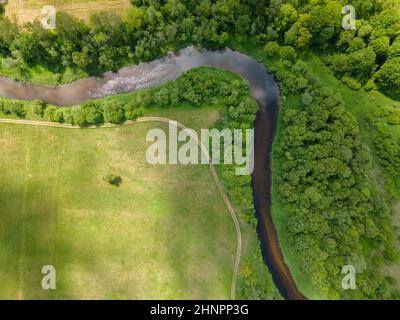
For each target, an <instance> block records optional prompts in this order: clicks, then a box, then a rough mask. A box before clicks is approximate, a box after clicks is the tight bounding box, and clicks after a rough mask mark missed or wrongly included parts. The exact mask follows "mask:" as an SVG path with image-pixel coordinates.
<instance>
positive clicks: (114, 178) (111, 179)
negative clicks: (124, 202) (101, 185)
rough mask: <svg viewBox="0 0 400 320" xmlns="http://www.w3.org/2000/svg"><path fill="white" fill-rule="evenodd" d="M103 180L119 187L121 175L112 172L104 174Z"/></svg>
mask: <svg viewBox="0 0 400 320" xmlns="http://www.w3.org/2000/svg"><path fill="white" fill-rule="evenodd" d="M103 180H104V181H106V182H108V183H109V184H110V185H112V186H115V187H119V186H120V185H121V183H122V177H121V176H117V175H114V174H108V175H106V176H105V177H103Z"/></svg>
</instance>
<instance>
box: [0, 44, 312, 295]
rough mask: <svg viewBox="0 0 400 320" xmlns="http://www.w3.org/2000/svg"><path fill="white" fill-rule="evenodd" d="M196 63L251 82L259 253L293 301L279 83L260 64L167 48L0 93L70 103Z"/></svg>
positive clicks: (2, 81)
mask: <svg viewBox="0 0 400 320" xmlns="http://www.w3.org/2000/svg"><path fill="white" fill-rule="evenodd" d="M200 66H212V67H218V68H222V69H226V70H229V71H232V72H236V73H238V74H240V75H241V76H242V77H243V78H245V79H247V80H248V81H249V84H250V88H251V95H252V96H253V98H254V99H255V100H256V101H257V102H258V104H259V112H258V114H257V119H256V122H255V155H254V160H255V162H254V172H253V175H252V188H253V196H254V206H255V209H256V215H257V219H258V227H257V232H258V235H259V239H260V243H261V249H262V254H263V258H264V261H265V263H266V265H267V266H268V268H269V270H270V272H271V274H272V277H273V279H274V282H275V285H276V286H277V288H278V290H279V291H280V293H281V294H282V296H283V297H284V298H286V299H293V300H300V299H304V298H305V297H304V296H303V295H302V294H301V293H300V292H299V290H298V289H297V287H296V284H295V282H294V280H293V278H292V276H291V274H290V271H289V269H288V267H287V265H286V263H285V260H284V258H283V255H282V252H281V250H280V247H279V241H278V237H277V234H276V231H275V228H274V225H273V222H272V216H271V212H270V207H271V182H272V181H271V162H270V160H271V150H272V143H273V138H274V133H275V129H276V123H277V116H278V112H279V88H278V85H277V83H276V82H275V80H274V78H273V76H272V75H270V74H269V73H268V72H267V70H266V68H265V67H264V65H263V64H261V63H259V62H257V61H256V60H254V59H252V58H251V57H249V56H247V55H245V54H242V53H239V52H236V51H232V50H229V49H226V50H224V51H206V50H203V51H198V50H196V49H194V48H192V47H188V48H186V49H183V50H181V51H180V52H179V53H178V54H174V53H170V54H168V55H167V56H165V57H163V58H161V59H157V60H154V61H152V62H146V63H141V64H139V65H136V66H130V67H126V68H122V69H121V70H119V71H118V72H116V73H113V72H107V73H104V74H103V75H102V76H101V77H99V78H94V77H92V78H87V79H82V80H78V81H75V82H72V83H70V84H67V85H59V86H44V85H31V84H27V83H23V82H17V81H13V80H10V79H7V78H0V95H1V96H6V97H9V98H15V99H23V100H34V99H39V100H43V101H45V102H48V103H52V104H55V105H63V106H71V105H75V104H78V103H80V102H82V101H85V100H89V99H95V98H100V97H104V96H109V95H115V94H118V93H123V92H129V91H133V90H137V89H141V88H148V87H155V86H159V85H161V84H163V83H165V82H167V81H169V80H174V79H176V78H178V77H179V76H180V75H182V74H183V73H184V72H186V71H188V70H190V69H192V68H194V67H200Z"/></svg>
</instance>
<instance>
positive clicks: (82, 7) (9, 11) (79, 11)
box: [5, 0, 131, 24]
mask: <svg viewBox="0 0 400 320" xmlns="http://www.w3.org/2000/svg"><path fill="white" fill-rule="evenodd" d="M46 5H52V6H54V7H55V8H56V10H57V11H60V12H61V11H62V12H66V13H68V14H71V15H73V16H75V17H77V18H79V19H83V20H86V21H87V20H89V18H90V16H91V15H92V14H93V13H96V12H99V11H113V12H115V13H117V14H124V13H126V9H128V8H129V7H130V6H131V4H130V1H129V0H68V1H64V0H8V4H7V5H6V7H5V8H6V15H7V16H8V17H13V16H15V17H16V19H17V21H18V22H19V23H20V24H23V23H24V22H29V21H33V20H35V19H37V18H40V16H41V15H40V14H41V10H42V8H43V7H44V6H46Z"/></svg>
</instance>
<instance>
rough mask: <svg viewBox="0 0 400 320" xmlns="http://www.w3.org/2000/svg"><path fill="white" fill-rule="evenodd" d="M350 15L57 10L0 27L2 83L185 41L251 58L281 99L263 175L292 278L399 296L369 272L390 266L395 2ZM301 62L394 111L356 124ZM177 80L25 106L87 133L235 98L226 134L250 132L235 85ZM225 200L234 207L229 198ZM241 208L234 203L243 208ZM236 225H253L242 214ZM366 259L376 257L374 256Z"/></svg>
mask: <svg viewBox="0 0 400 320" xmlns="http://www.w3.org/2000/svg"><path fill="white" fill-rule="evenodd" d="M347 4H348V3H347V1H330V0H320V1H312V0H309V1H308V0H288V1H282V0H262V1H260V0H247V1H244V0H243V1H241V0H188V1H180V0H168V1H156V0H132V5H133V7H132V9H131V10H130V11H129V12H128V13H127V14H126V16H124V17H120V16H117V15H115V14H113V13H107V12H103V13H99V14H95V15H93V16H92V17H91V19H90V23H89V24H86V23H84V22H82V21H78V20H76V19H75V18H73V17H72V16H69V15H67V14H63V13H59V14H58V16H57V29H56V30H50V31H49V30H43V29H42V28H41V26H40V24H39V23H38V22H36V23H31V24H28V25H26V26H24V27H21V26H19V25H17V23H16V22H15V21H12V20H10V19H8V18H6V17H4V16H2V17H1V19H0V53H1V56H2V68H5V69H7V68H9V69H10V68H11V69H12V70H14V71H13V74H11V76H12V77H13V78H15V79H19V80H33V81H34V78H32V72H31V71H32V70H33V69H34V68H36V67H37V66H41V67H44V68H46V69H47V70H49V71H51V72H52V73H53V74H55V75H57V77H56V79H59V82H64V81H65V78H64V77H63V73H64V72H66V70H67V69H68V68H69V69H72V70H76V72H74V74H76V75H80V74H82V73H84V74H89V75H96V74H99V73H100V72H102V71H106V70H116V69H118V68H120V67H122V66H124V65H127V64H130V63H136V62H139V61H145V60H151V59H154V58H155V57H159V56H161V55H163V54H165V53H166V52H168V51H169V50H178V49H180V48H182V47H185V46H187V45H189V44H193V45H195V46H198V47H205V48H214V49H218V48H223V47H232V48H246V47H247V50H248V52H250V53H251V52H252V50H253V49H252V48H256V49H254V50H255V51H256V52H262V55H263V61H265V62H266V66H267V68H268V70H270V71H271V72H273V73H274V74H275V76H276V79H277V80H278V81H279V83H280V88H281V98H282V105H281V114H280V119H279V129H278V132H277V138H276V143H275V145H274V152H273V160H274V162H275V163H276V162H279V165H277V166H276V167H274V169H275V168H276V169H277V170H278V171H279V172H277V173H275V174H276V175H278V177H277V179H276V180H274V181H275V182H274V183H275V185H274V188H275V189H276V190H277V194H276V198H275V200H276V201H277V202H278V203H279V204H280V205H281V208H282V209H283V210H284V211H285V217H286V218H285V219H286V220H285V221H286V224H285V229H284V232H283V233H282V234H280V235H279V236H280V237H286V238H287V242H285V243H287V245H288V246H290V249H289V250H291V251H295V252H297V255H298V261H297V262H296V265H294V263H293V264H289V267H290V269H291V270H295V269H298V270H300V271H298V273H302V274H304V275H305V277H306V278H307V279H308V280H309V286H310V287H312V288H313V291H315V292H317V293H318V295H320V296H322V297H328V298H333V299H339V298H342V299H351V298H353V299H354V298H356V299H361V298H368V299H385V298H386V299H387V298H395V297H397V298H398V297H399V294H400V293H399V290H398V287H396V285H395V282H396V281H395V279H393V278H392V277H389V276H387V275H385V274H384V273H382V272H381V271H380V270H381V267H382V265H385V264H390V263H393V262H394V261H398V259H399V252H398V249H396V247H395V246H394V243H395V240H396V234H395V232H394V230H393V228H392V218H393V217H392V216H393V209H392V205H393V203H394V202H395V201H398V199H399V193H398V192H396V191H398V188H399V178H400V177H399V172H400V162H399V156H400V138H399V131H398V125H399V110H400V109H399V105H398V103H397V99H398V98H399V97H400V91H399V89H400V3H399V1H396V0H387V1H380V0H367V1H365V0H352V1H351V4H352V5H353V6H354V7H355V9H356V12H357V23H356V29H355V30H345V29H343V28H342V17H343V15H342V8H343V6H344V5H347ZM250 44H251V46H252V47H251V48H250ZM307 55H315V56H318V57H319V58H320V59H321V61H323V63H324V64H325V65H326V66H327V67H329V69H330V70H331V72H332V73H333V74H334V76H335V77H336V79H337V80H338V81H340V83H342V84H344V85H345V86H347V87H348V88H349V89H350V90H352V91H353V92H362V94H365V95H367V94H369V93H370V92H375V91H379V92H381V93H383V94H384V95H385V96H387V97H390V98H391V99H392V101H393V103H392V104H391V105H382V106H380V107H379V108H375V109H374V110H373V111H372V112H370V113H368V114H367V115H365V118H366V119H364V116H363V117H362V118H360V117H358V116H356V115H355V114H353V112H352V111H351V107H352V106H350V105H348V104H346V102H345V101H344V99H343V97H342V96H341V94H340V93H339V92H338V91H337V90H336V88H335V86H329V85H327V84H324V83H319V82H318V81H317V80H315V79H314V78H313V77H312V76H311V75H310V73H309V67H310V66H309V65H308V63H307V59H306V58H305V57H307ZM268 62H270V63H268ZM7 75H8V76H10V74H7ZM182 79H184V80H182V81H181V82H179V80H178V81H177V82H176V83H171V84H168V85H166V86H165V87H162V88H160V89H157V90H147V91H144V92H142V94H140V95H137V96H135V98H134V99H136V100H134V99H133V100H132V102H131V103H125V102H126V101H124V102H123V103H119V102H118V101H114V100H107V99H104V100H101V101H98V102H88V103H85V104H83V105H81V106H79V107H77V108H75V109H65V108H56V107H53V106H46V105H45V104H43V103H42V102H40V101H36V102H32V103H30V107H29V108H33V109H32V110H34V112H35V114H36V115H38V116H40V117H44V118H46V119H48V120H51V121H56V122H65V123H73V124H77V125H81V126H87V125H96V124H101V123H104V122H111V123H122V122H124V121H126V120H129V119H135V118H136V117H138V116H140V115H141V114H142V112H143V110H144V108H145V107H146V106H148V105H151V104H155V105H158V106H160V107H162V106H163V105H168V104H169V103H170V102H177V103H179V102H187V103H191V104H194V105H197V104H199V103H202V102H207V101H208V102H209V101H211V100H210V99H212V97H213V96H215V95H217V96H223V97H224V96H225V97H227V98H228V99H232V101H234V103H232V105H234V106H235V108H236V109H235V111H237V112H234V113H229V115H230V116H227V117H232V118H230V119H229V125H230V126H235V127H248V126H251V124H252V122H253V121H254V119H255V115H254V114H255V112H256V105H254V102H253V101H251V100H246V99H244V100H243V99H239V98H238V97H240V96H241V95H242V94H243V92H244V91H243V90H245V89H244V88H243V86H242V85H241V84H240V82H239V83H231V84H229V85H223V84H222V83H221V82H219V84H218V85H217V84H216V83H213V81H217V82H218V79H214V80H213V79H210V78H207V77H206V76H205V75H204V74H202V73H201V72H200V73H189V74H188V75H187V76H186V77H185V78H182ZM70 80H74V78H73V77H71V78H70ZM232 88H233V90H236V91H237V93H236V94H234V93H232V92H231V90H232ZM226 90H227V91H226ZM235 95H236V97H235ZM0 109H1V110H2V111H3V112H4V113H8V114H14V115H16V116H18V117H25V116H26V114H27V111H26V110H27V109H26V103H23V102H16V101H10V100H7V99H2V100H1V103H0ZM240 110H242V111H243V113H242V112H240ZM236 115H238V117H236ZM364 120H365V121H364ZM396 126H397V127H396ZM365 132H368V134H365ZM376 163H378V164H379V166H380V167H381V168H382V171H383V174H384V178H383V179H384V183H385V187H386V190H385V192H384V196H382V193H381V192H378V191H377V188H378V187H377V186H376V184H375V183H374V182H373V181H371V179H370V178H369V175H370V172H371V169H372V167H373V166H374V165H375V164H376ZM278 173H279V174H278ZM226 174H228V173H226ZM228 181H229V180H228ZM249 183H250V182H249V181H245V182H244V183H243V184H244V185H247V186H248V185H249ZM238 185H240V184H238ZM235 192H236V195H234V198H236V199H237V198H239V197H240V196H239V195H240V188H239V187H238V188H237V190H236V191H235ZM249 197H250V195H248V194H247V195H246V197H245V198H244V200H243V201H244V202H247V201H250V202H251V200H250V199H249ZM243 214H244V216H245V217H246V220H248V221H250V222H251V223H252V224H255V223H256V222H255V220H254V216H253V215H252V214H253V211H252V209H246V210H245V211H244V213H243ZM274 218H275V217H274ZM284 251H285V250H284ZM371 252H377V253H376V254H374V255H373V256H372V255H371V254H370V253H371ZM345 264H354V265H355V266H356V267H357V269H358V270H359V271H360V276H359V278H358V281H359V282H358V283H359V284H358V289H359V290H354V291H353V290H350V291H344V290H342V289H341V287H340V281H339V280H338V279H340V271H341V267H342V266H343V265H345ZM250 282H251V281H249V283H250ZM258 285H260V284H258ZM300 289H301V287H300ZM247 292H252V290H250V289H248V290H247ZM253 292H254V290H253ZM249 294H250V293H249ZM258 296H263V295H262V294H260V295H258Z"/></svg>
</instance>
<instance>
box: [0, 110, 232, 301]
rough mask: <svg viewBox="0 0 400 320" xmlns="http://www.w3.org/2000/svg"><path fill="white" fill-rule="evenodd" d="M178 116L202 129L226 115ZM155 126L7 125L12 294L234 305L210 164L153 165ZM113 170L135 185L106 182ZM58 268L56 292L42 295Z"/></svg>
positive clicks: (4, 257)
mask: <svg viewBox="0 0 400 320" xmlns="http://www.w3.org/2000/svg"><path fill="white" fill-rule="evenodd" d="M159 115H160V116H164V115H163V114H160V113H159ZM166 115H168V116H170V117H174V118H175V119H176V120H179V121H181V122H182V123H185V124H187V125H190V126H192V127H193V128H200V127H209V126H211V125H212V123H213V122H214V121H215V120H216V119H217V118H218V113H217V112H216V111H213V110H202V112H201V113H199V112H198V110H193V109H192V110H186V111H185V110H182V109H176V110H170V111H168V113H166V114H165V116H166ZM154 127H160V125H158V124H137V125H134V126H130V127H120V128H112V129H95V130H68V129H58V128H38V127H27V126H16V125H0V141H1V145H2V146H3V150H5V152H3V153H1V155H0V172H1V179H0V188H1V190H2V191H1V193H0V208H1V214H0V226H1V229H2V232H1V233H0V244H1V249H0V274H1V275H2V276H1V278H0V288H1V290H0V298H7V299H10V298H22V299H29V298H35V299H36V298H39V299H47V298H58V299H64V298H94V299H98V298H107V299H108V298H111V299H114V298H122V299H125V298H129V299H139V298H140V299H227V298H229V292H230V284H231V278H232V272H233V262H234V254H235V249H236V237H235V232H234V227H233V223H232V221H231V218H230V216H229V213H228V211H227V209H226V208H225V206H224V203H223V201H222V199H221V198H220V196H219V193H218V191H217V189H216V187H215V185H214V181H213V179H212V176H211V174H210V173H209V169H208V167H207V166H179V165H178V166H151V165H149V164H147V162H146V159H145V150H146V146H147V145H148V144H149V143H147V142H146V141H145V136H146V133H147V130H148V129H150V128H154ZM108 173H113V174H118V175H121V176H122V177H123V183H122V185H121V186H120V187H119V188H117V187H112V186H110V185H108V184H107V183H105V182H104V181H103V179H102V178H103V176H105V175H106V174H108ZM47 264H51V265H54V266H55V267H56V269H57V290H55V291H44V290H42V289H41V285H40V281H41V277H42V274H41V268H42V266H43V265H47Z"/></svg>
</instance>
